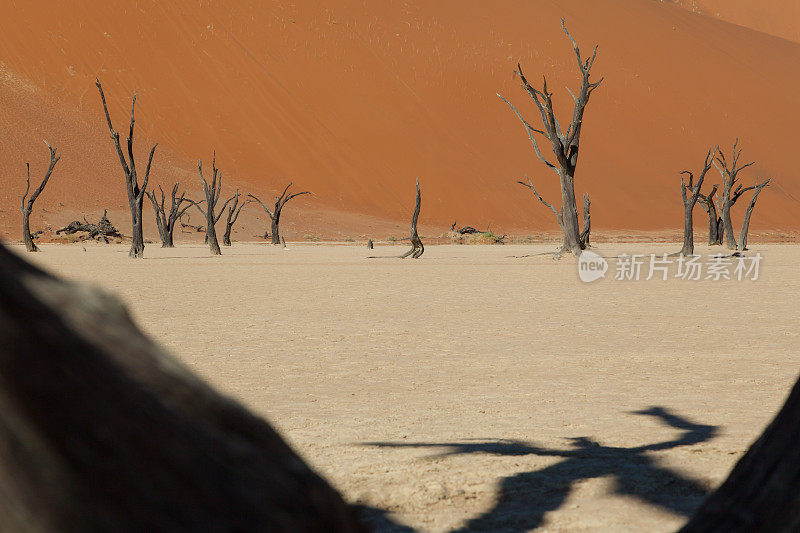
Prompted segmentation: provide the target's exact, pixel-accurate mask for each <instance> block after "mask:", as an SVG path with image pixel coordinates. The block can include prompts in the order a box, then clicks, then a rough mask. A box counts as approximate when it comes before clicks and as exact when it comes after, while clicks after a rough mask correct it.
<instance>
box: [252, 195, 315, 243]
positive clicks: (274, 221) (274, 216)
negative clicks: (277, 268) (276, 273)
mask: <svg viewBox="0 0 800 533" xmlns="http://www.w3.org/2000/svg"><path fill="white" fill-rule="evenodd" d="M291 186H292V184H291V183H289V185H287V186H286V188H285V189H284V190H283V193H281V195H280V196H276V197H275V205H274V206H273V208H272V209H270V208H269V207H267V205H266V204H265V203H264V202H262V201H261V200H259V199H258V197H256V196H254V195H252V194H248V195H247V196H248V198H252V199H253V200H255V201H256V202H258V203H259V204H261V207H263V208H264V211H266V212H267V216H268V217H269V219H270V222H271V227H270V236H271V237H272V244H280V243H281V238H280V227H279V225H280V222H281V212H282V211H283V206H285V205H286V202H288V201H289V200H291V199H292V198H295V197H297V196H300V195H302V194H311V192H309V191H303V192H296V193H292V194H288V195H287V193H288V191H289V187H291ZM264 238H265V239H266V238H267V233H266V232H265V233H264Z"/></svg>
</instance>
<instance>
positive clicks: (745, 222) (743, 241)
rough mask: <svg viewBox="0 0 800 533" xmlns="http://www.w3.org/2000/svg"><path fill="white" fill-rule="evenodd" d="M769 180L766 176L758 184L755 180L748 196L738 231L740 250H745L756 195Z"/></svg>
mask: <svg viewBox="0 0 800 533" xmlns="http://www.w3.org/2000/svg"><path fill="white" fill-rule="evenodd" d="M770 181H771V180H770V179H769V178H768V179H766V180H764V181H762V182H761V184H759V183H758V182H756V184H755V187H754V191H753V197H752V198H750V203H749V204H747V210H746V211H745V212H744V220H743V221H742V231H741V233H739V247H738V249H739V250H740V251H744V250H747V232H748V231H749V230H750V217H751V216H752V214H753V209H754V208H755V206H756V200H757V199H758V195H759V194H760V193H761V190H762V189H763V188H764V187H766V186H767V185H769V182H770Z"/></svg>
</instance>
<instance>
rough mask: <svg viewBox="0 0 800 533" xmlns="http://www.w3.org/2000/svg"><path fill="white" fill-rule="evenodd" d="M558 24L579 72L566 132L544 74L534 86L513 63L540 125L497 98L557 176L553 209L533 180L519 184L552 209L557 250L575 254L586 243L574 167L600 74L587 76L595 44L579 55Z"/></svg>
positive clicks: (593, 58)
mask: <svg viewBox="0 0 800 533" xmlns="http://www.w3.org/2000/svg"><path fill="white" fill-rule="evenodd" d="M561 27H562V29H563V30H564V33H565V34H566V35H567V37H568V38H569V40H570V42H571V43H572V47H573V49H574V50H575V56H576V57H577V59H578V68H579V70H580V73H581V86H580V90H579V91H578V96H575V95H574V94H573V95H572V97H573V100H574V103H575V105H574V107H573V112H572V120H571V122H570V124H569V126H568V127H567V130H566V132H562V130H561V126H560V124H559V122H558V118H557V117H556V114H555V111H554V109H553V100H552V96H553V95H552V93H550V92H549V91H548V90H547V78H546V77H544V76H543V77H542V89H537V88H535V87H533V86H532V85H531V84H530V83H529V82H528V80H527V78H525V75H524V74H523V72H522V67H521V66H520V65H519V64H518V65H517V70H516V73H517V74H518V75H519V77H520V79H521V80H522V88H523V89H525V91H526V92H527V93H528V95H529V96H530V97H531V98H532V99H533V101H534V103H535V104H536V108H537V109H538V110H539V114H540V116H541V122H542V126H541V128H542V129H539V128H535V127H533V126H532V125H531V124H530V123H529V122H528V121H527V120H525V119H524V118H523V116H522V114H521V113H520V112H519V111H517V109H516V108H515V107H514V106H513V105H512V104H511V102H509V101H508V100H506V99H505V98H503V96H501V95H500V94H498V95H497V96H498V97H500V99H501V100H503V101H504V102H505V103H506V104H508V105H509V107H511V110H512V111H514V113H515V114H516V115H517V118H519V120H520V121H521V122H522V124H523V125H524V126H525V131H526V132H527V134H528V138H529V139H530V141H531V144H532V145H533V149H534V151H535V152H536V156H537V157H538V158H539V159H540V160H541V161H542V162H543V163H544V164H545V165H546V166H547V167H548V168H549V169H551V170H552V171H553V172H555V173H556V175H557V176H558V178H559V182H560V185H561V209H560V210H556V209H555V208H554V207H553V206H552V204H550V203H548V202H545V201H544V199H543V198H542V197H541V196H540V195H539V194H538V193H536V191H535V190H534V189H533V183H532V182H530V180H529V184H526V183H523V185H525V186H526V187H529V188H530V189H531V190H532V191H534V194H535V195H536V197H537V198H538V199H539V200H540V201H541V202H542V203H543V204H544V205H545V206H547V207H548V208H550V209H551V210H552V211H553V212H555V214H556V219H557V220H558V223H559V226H560V227H561V230H562V231H563V233H564V243H563V246H562V250H561V251H562V252H572V253H573V254H575V255H579V254H580V252H581V250H583V249H584V248H585V246H586V245H585V243H583V242H582V241H581V230H580V228H579V227H578V209H577V207H576V205H575V168H576V166H577V164H578V147H579V143H580V136H581V129H582V127H583V115H584V111H585V109H586V106H587V105H588V103H589V97H590V96H591V94H592V92H593V91H594V90H595V89H596V88H597V87H599V86H600V84H601V83H602V82H603V79H602V78H601V79H600V80H599V81H597V82H595V83H592V82H591V81H590V80H589V77H590V71H591V69H592V66H593V65H594V61H595V58H596V57H597V46H595V47H594V52H593V53H592V55H591V57H589V58H587V59H586V60H585V61H584V59H583V58H582V56H581V52H580V49H579V48H578V44H577V43H576V42H575V39H573V38H572V35H570V33H569V31H567V27H566V25H565V23H564V20H563V19H562V20H561ZM536 135H541V136H542V137H543V138H544V139H545V140H547V141H549V142H550V144H551V147H552V151H553V155H554V156H555V163H552V162H550V161H549V160H548V159H547V158H546V157H545V156H544V155H543V154H542V151H541V150H540V149H539V144H538V142H537V141H536Z"/></svg>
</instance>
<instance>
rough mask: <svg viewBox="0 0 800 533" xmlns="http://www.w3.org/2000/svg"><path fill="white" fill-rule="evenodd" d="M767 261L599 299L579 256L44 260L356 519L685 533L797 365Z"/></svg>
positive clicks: (442, 526)
mask: <svg viewBox="0 0 800 533" xmlns="http://www.w3.org/2000/svg"><path fill="white" fill-rule="evenodd" d="M751 246H752V251H751V252H750V253H751V254H752V253H756V252H759V253H761V254H762V256H763V260H762V262H761V264H760V273H759V274H760V276H759V279H758V280H755V281H753V280H744V281H738V280H730V281H725V280H720V281H714V280H701V281H686V280H681V279H675V278H672V277H671V279H669V280H668V281H663V280H661V279H653V280H651V281H638V282H636V281H617V280H614V279H613V277H614V273H615V268H616V267H615V262H614V261H613V260H612V261H611V266H610V269H609V271H608V273H607V274H606V278H605V279H603V280H600V281H596V282H594V283H583V282H581V281H580V280H579V279H578V275H577V264H576V261H575V259H574V258H571V257H565V258H562V259H561V260H559V261H555V260H553V258H552V257H551V256H547V255H531V254H537V253H541V252H547V251H550V250H552V249H553V246H552V245H534V246H493V247H489V246H429V247H428V248H427V250H426V252H425V255H424V256H423V257H422V258H421V259H420V260H417V261H413V260H411V259H406V260H398V259H367V256H368V255H369V254H370V253H373V254H374V255H390V254H392V253H398V252H400V251H401V250H404V249H405V248H401V247H399V246H397V247H388V246H387V247H377V248H376V249H375V250H372V251H368V250H367V249H366V248H365V247H362V246H333V245H291V244H290V245H289V247H288V248H286V249H281V248H280V247H272V246H268V245H263V244H260V245H258V244H238V245H237V244H235V245H234V246H233V247H232V248H224V249H223V253H224V255H223V256H222V257H209V256H208V252H207V249H206V248H204V247H202V246H182V247H178V248H175V249H170V250H163V249H160V248H158V247H157V246H154V245H150V246H148V247H147V249H146V251H145V254H146V258H145V259H143V260H130V259H129V258H128V257H127V247H126V246H100V245H93V244H92V245H85V247H84V246H81V245H44V246H42V249H43V251H42V252H41V253H39V254H30V255H28V257H31V258H32V259H33V260H34V261H36V262H37V263H39V264H41V265H44V266H45V267H47V268H48V269H50V270H53V271H55V272H58V273H60V274H62V275H64V276H66V277H67V278H70V279H74V280H80V281H89V282H93V283H99V284H100V285H102V286H103V287H105V288H107V289H109V290H111V291H113V292H114V293H116V294H118V295H120V296H121V297H122V299H123V300H125V302H127V303H128V305H129V306H130V307H131V308H132V309H133V312H134V315H135V317H136V319H137V321H138V322H139V324H140V325H141V326H142V327H143V328H144V329H145V330H146V331H147V332H148V333H149V334H151V335H152V336H153V337H155V338H156V339H158V340H160V341H161V342H162V343H164V344H165V345H166V346H168V347H169V348H170V349H171V350H172V352H173V353H175V354H176V355H177V356H178V357H179V358H180V359H181V360H182V361H183V362H184V363H185V364H186V365H188V366H189V367H190V368H192V369H193V370H195V371H196V372H198V373H199V374H201V375H202V376H204V377H205V378H206V379H208V380H209V381H210V382H211V383H213V384H214V385H215V386H216V387H218V388H219V389H221V390H222V391H224V392H226V393H227V394H230V395H232V396H234V397H236V398H238V399H239V400H241V401H242V402H243V403H245V404H246V405H247V406H249V407H250V408H251V409H253V410H255V411H256V412H257V413H259V414H260V415H263V416H264V417H266V418H267V419H269V420H270V421H271V422H272V423H273V424H274V425H275V426H277V427H278V429H279V430H280V431H281V432H282V433H283V435H284V436H285V437H286V438H287V439H288V440H289V441H290V442H291V443H292V445H293V446H294V447H295V448H296V449H297V450H299V451H300V452H301V453H302V455H303V456H304V457H305V458H306V459H307V460H308V461H309V462H310V463H311V464H312V465H314V467H315V468H317V469H318V471H320V472H321V473H322V474H323V475H324V476H326V477H327V478H328V479H329V480H330V481H331V482H332V483H333V484H334V485H335V486H336V487H337V488H338V489H339V490H341V491H342V492H343V493H344V494H345V495H346V497H347V498H349V499H350V500H351V501H353V502H358V503H360V504H363V505H365V506H368V507H373V508H380V509H385V510H387V511H389V514H388V515H386V516H383V515H382V514H381V513H379V512H377V511H370V512H368V513H367V515H368V517H369V519H370V520H372V521H373V523H374V524H375V525H377V526H379V528H383V529H392V528H394V529H400V526H392V525H391V523H390V521H389V520H394V521H397V522H398V523H400V524H407V525H408V526H412V527H414V528H419V529H421V530H425V531H447V530H452V529H456V528H464V529H474V530H491V531H523V530H528V529H533V528H537V527H540V528H542V529H543V530H549V531H562V530H563V531H567V530H568V531H592V530H604V531H645V530H647V531H669V530H674V529H675V528H676V527H678V526H680V525H681V524H682V523H683V522H684V520H685V519H686V517H687V516H688V515H689V514H691V512H692V510H693V509H694V508H695V507H696V506H697V505H698V504H699V503H700V501H701V500H702V498H703V497H704V495H705V494H706V493H707V492H708V491H709V490H712V489H713V488H714V487H716V486H717V485H718V484H719V483H720V482H721V481H722V480H723V479H724V477H725V476H726V475H727V473H728V471H729V470H730V468H731V467H732V466H733V464H734V463H735V462H736V460H737V459H738V458H739V457H740V456H741V455H742V453H743V452H744V451H745V450H746V449H747V447H748V446H749V445H750V443H751V442H752V441H753V439H754V438H755V437H756V436H757V435H758V434H759V433H760V432H761V431H762V430H763V428H764V426H765V425H766V424H767V423H768V422H769V420H770V419H771V417H772V416H773V415H774V413H775V412H776V410H777V409H778V407H779V406H780V405H781V404H782V402H783V401H784V399H785V397H786V395H787V393H788V391H789V389H790V388H791V385H792V384H793V382H794V381H795V379H796V377H797V373H798V367H800V355H799V354H798V350H797V349H796V347H797V345H798V339H797V337H798V328H797V318H798V314H800V305H798V301H797V294H798V292H799V291H798V288H799V287H798V286H800V276H798V275H797V268H798V264H800V247H798V246H789V245H758V244H753V245H751ZM679 248H680V247H679V246H678V245H670V244H663V243H658V244H599V245H596V247H595V249H594V251H596V252H598V253H600V254H602V255H603V256H608V257H614V256H616V255H617V254H620V253H623V252H626V253H643V254H649V253H651V252H653V253H656V254H661V253H663V252H672V251H676V250H678V249H679ZM15 249H16V250H21V249H20V248H19V247H15ZM697 251H698V252H699V253H701V254H706V253H709V249H708V248H707V247H705V246H700V247H698V250H697ZM715 251H717V252H718V251H719V250H718V249H717V250H715ZM526 255H527V256H528V257H513V256H526ZM646 274H647V266H646V265H645V268H644V271H643V277H646ZM672 275H674V267H673V270H671V271H670V276H672Z"/></svg>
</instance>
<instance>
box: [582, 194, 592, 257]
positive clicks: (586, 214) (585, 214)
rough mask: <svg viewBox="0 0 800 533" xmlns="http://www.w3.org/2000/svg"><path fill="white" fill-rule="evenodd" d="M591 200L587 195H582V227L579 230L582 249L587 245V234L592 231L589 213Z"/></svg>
mask: <svg viewBox="0 0 800 533" xmlns="http://www.w3.org/2000/svg"><path fill="white" fill-rule="evenodd" d="M591 205H592V202H590V201H589V195H588V194H584V195H583V229H582V230H581V244H582V245H583V247H584V249H585V248H588V247H589V234H590V233H591V232H592V219H591V218H590V215H589V208H590V207H591Z"/></svg>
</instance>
